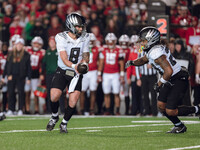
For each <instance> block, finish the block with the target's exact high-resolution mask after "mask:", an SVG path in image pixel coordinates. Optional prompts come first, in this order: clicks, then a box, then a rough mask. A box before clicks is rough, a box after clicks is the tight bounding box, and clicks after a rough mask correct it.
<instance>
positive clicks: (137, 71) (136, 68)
mask: <svg viewBox="0 0 200 150" xmlns="http://www.w3.org/2000/svg"><path fill="white" fill-rule="evenodd" d="M135 73H136V78H137V80H140V71H139V67H135Z"/></svg>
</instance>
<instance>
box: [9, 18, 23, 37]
mask: <svg viewBox="0 0 200 150" xmlns="http://www.w3.org/2000/svg"><path fill="white" fill-rule="evenodd" d="M19 21H20V17H19V16H15V17H14V20H13V22H12V23H11V25H10V29H9V31H10V36H13V35H14V34H19V35H22V31H23V27H22V26H20V24H19Z"/></svg>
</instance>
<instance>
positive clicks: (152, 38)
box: [139, 26, 160, 50]
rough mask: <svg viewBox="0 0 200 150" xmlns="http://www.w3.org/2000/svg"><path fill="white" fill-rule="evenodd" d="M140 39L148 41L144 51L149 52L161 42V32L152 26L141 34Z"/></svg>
mask: <svg viewBox="0 0 200 150" xmlns="http://www.w3.org/2000/svg"><path fill="white" fill-rule="evenodd" d="M139 39H140V41H141V40H147V44H146V45H145V46H144V48H143V50H149V49H150V48H151V47H152V46H153V45H155V44H157V43H159V42H160V31H159V30H158V29H156V28H155V27H152V26H148V27H144V28H143V29H142V30H141V31H140V33H139Z"/></svg>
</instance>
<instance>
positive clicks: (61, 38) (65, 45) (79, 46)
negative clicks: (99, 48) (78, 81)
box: [55, 31, 90, 70]
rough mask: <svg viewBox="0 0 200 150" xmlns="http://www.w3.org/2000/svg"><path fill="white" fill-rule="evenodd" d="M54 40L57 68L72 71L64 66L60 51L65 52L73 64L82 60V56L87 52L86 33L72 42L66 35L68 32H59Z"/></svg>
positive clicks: (87, 40) (87, 38)
mask: <svg viewBox="0 0 200 150" xmlns="http://www.w3.org/2000/svg"><path fill="white" fill-rule="evenodd" d="M55 40H56V48H57V51H58V66H59V67H60V68H61V69H63V70H66V69H70V70H74V69H73V68H71V67H68V66H66V65H65V64H64V62H63V61H62V59H61V57H60V52H61V51H66V52H67V56H68V60H69V61H71V62H72V63H73V64H77V63H79V62H80V61H81V60H82V54H83V53H85V52H89V42H90V38H89V34H88V33H86V34H85V35H82V36H80V37H79V38H78V39H76V40H74V39H72V38H71V37H70V36H69V35H68V32H66V31H65V32H60V33H58V34H57V35H56V37H55Z"/></svg>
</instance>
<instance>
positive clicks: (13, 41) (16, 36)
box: [9, 34, 20, 47]
mask: <svg viewBox="0 0 200 150" xmlns="http://www.w3.org/2000/svg"><path fill="white" fill-rule="evenodd" d="M18 38H20V35H19V34H14V35H13V36H12V37H11V38H10V41H9V44H10V47H13V46H14V44H15V41H16V40H17V39H18Z"/></svg>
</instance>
